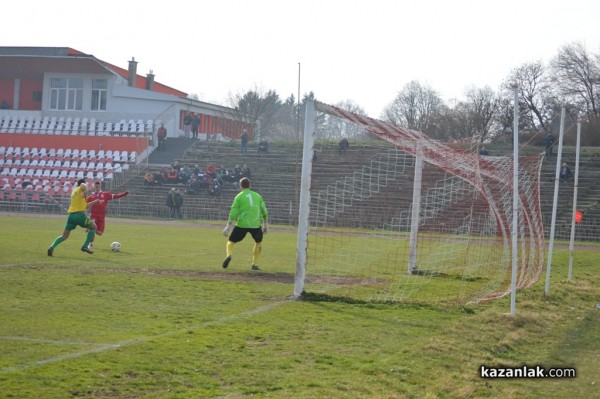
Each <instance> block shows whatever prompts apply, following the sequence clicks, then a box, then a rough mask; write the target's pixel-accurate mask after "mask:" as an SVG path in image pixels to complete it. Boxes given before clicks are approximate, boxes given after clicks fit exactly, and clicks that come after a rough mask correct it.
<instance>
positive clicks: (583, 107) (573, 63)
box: [551, 42, 600, 121]
mask: <svg viewBox="0 0 600 399" xmlns="http://www.w3.org/2000/svg"><path fill="white" fill-rule="evenodd" d="M551 65H552V71H553V79H554V81H555V82H556V83H557V85H558V88H559V90H560V94H561V95H562V96H563V97H564V102H565V103H570V104H571V105H572V106H575V107H577V108H578V109H579V110H580V111H581V112H582V113H583V114H584V115H585V116H586V117H587V118H588V120H589V121H594V120H598V119H599V118H600V110H599V109H598V107H599V106H600V55H599V54H596V55H595V56H594V55H591V54H589V53H588V51H587V49H586V47H585V45H584V44H583V43H582V42H573V43H571V44H567V45H565V46H564V47H562V48H561V49H560V50H559V52H558V55H557V56H556V57H555V58H554V59H553V60H552V62H551Z"/></svg>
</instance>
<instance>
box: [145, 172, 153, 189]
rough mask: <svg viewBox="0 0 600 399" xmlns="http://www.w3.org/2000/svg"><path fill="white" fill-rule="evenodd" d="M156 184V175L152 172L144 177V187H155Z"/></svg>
mask: <svg viewBox="0 0 600 399" xmlns="http://www.w3.org/2000/svg"><path fill="white" fill-rule="evenodd" d="M154 184H155V181H154V174H153V173H152V172H150V171H148V172H146V174H145V175H144V186H153V185H154Z"/></svg>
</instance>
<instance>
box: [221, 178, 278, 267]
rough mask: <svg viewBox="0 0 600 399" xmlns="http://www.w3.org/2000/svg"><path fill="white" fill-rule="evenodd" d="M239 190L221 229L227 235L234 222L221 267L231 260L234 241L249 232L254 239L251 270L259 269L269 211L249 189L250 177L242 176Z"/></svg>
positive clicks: (238, 240) (258, 195) (242, 237)
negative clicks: (225, 224) (223, 227)
mask: <svg viewBox="0 0 600 399" xmlns="http://www.w3.org/2000/svg"><path fill="white" fill-rule="evenodd" d="M240 190H241V192H240V193H239V194H238V195H236V196H235V198H234V199H233V203H232V204H231V211H230V212H229V220H228V221H227V226H225V229H224V230H223V235H224V236H225V237H227V235H229V230H230V229H231V226H232V225H233V223H235V227H234V228H233V231H232V232H231V235H230V236H229V240H228V241H227V247H226V251H227V257H226V258H225V260H224V261H223V268H224V269H225V268H227V266H229V262H231V254H232V252H233V247H234V245H235V243H236V242H240V241H242V240H243V239H244V237H246V234H248V233H250V235H252V238H253V239H254V249H253V251H252V270H260V267H258V258H259V256H260V251H261V249H262V240H263V233H264V234H266V233H267V217H268V216H269V213H268V211H267V207H266V205H265V202H264V201H263V199H262V197H261V196H260V194H258V193H257V192H254V191H252V190H250V179H248V178H247V177H244V178H242V179H241V180H240Z"/></svg>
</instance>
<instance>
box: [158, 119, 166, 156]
mask: <svg viewBox="0 0 600 399" xmlns="http://www.w3.org/2000/svg"><path fill="white" fill-rule="evenodd" d="M156 137H158V150H159V151H164V149H165V141H166V139H167V128H165V125H164V124H162V123H161V124H160V127H159V128H158V132H156Z"/></svg>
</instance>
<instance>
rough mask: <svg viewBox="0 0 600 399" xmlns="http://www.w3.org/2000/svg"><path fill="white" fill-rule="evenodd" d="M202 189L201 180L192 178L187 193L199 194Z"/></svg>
mask: <svg viewBox="0 0 600 399" xmlns="http://www.w3.org/2000/svg"><path fill="white" fill-rule="evenodd" d="M201 188H202V186H201V184H200V180H198V178H197V177H196V176H192V178H191V180H190V183H189V185H188V189H187V191H186V193H187V194H192V195H194V194H198V193H199V192H200V189H201Z"/></svg>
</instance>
